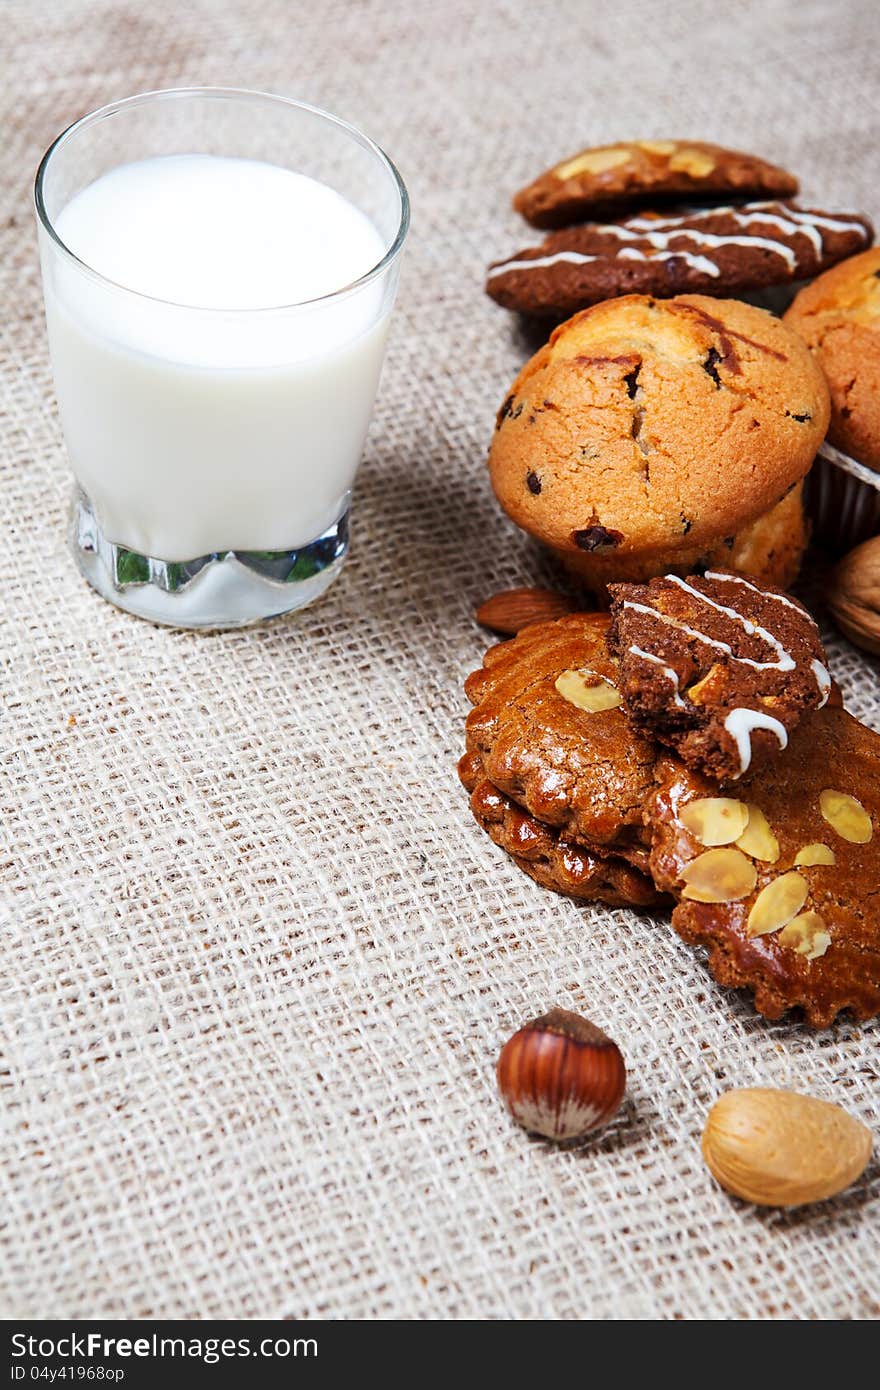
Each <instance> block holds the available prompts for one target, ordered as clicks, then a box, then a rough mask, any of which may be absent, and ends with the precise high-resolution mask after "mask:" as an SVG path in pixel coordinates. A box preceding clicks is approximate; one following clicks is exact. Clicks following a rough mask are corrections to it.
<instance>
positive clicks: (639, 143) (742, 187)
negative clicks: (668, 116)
mask: <svg viewBox="0 0 880 1390" xmlns="http://www.w3.org/2000/svg"><path fill="white" fill-rule="evenodd" d="M797 190H798V183H797V179H796V178H795V177H794V175H793V174H789V173H787V172H786V170H785V169H779V168H777V167H776V166H775V165H773V164H768V163H767V162H766V160H763V159H758V158H757V157H756V156H755V155H751V154H741V153H740V152H739V151H738V150H726V149H723V148H722V146H721V145H707V144H705V143H704V142H702V141H689V140H631V141H625V142H622V143H620V144H617V145H601V146H599V147H597V148H594V149H587V150H581V151H580V153H579V154H576V155H572V156H571V158H569V159H565V160H563V161H562V163H561V164H556V165H554V167H553V168H552V169H548V170H547V172H546V173H544V174H541V175H540V177H539V178H537V179H535V180H534V182H533V183H530V184H529V185H528V187H527V188H522V189H520V191H519V192H518V193H517V194H515V195H514V199H513V206H514V207H515V208H516V210H517V212H520V213H522V215H523V217H525V219H526V221H528V222H531V223H532V225H533V226H535V227H560V226H565V225H566V224H567V223H569V222H578V221H581V220H582V219H584V218H586V217H596V216H597V215H601V216H603V217H604V216H606V215H610V214H612V213H614V212H618V211H620V210H621V209H622V208H630V209H632V208H636V207H645V206H647V205H649V204H650V205H656V204H658V203H662V202H668V201H670V200H676V201H679V202H680V201H681V200H682V199H688V198H693V199H698V200H700V201H705V200H706V199H713V198H719V197H721V198H723V197H728V198H736V199H739V198H759V197H770V198H790V197H791V196H792V195H793V194H794V193H797Z"/></svg>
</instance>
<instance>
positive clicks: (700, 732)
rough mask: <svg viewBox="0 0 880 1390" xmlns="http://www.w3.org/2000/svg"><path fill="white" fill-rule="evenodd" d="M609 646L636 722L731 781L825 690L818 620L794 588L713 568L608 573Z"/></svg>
mask: <svg viewBox="0 0 880 1390" xmlns="http://www.w3.org/2000/svg"><path fill="white" fill-rule="evenodd" d="M609 592H610V595H611V614H612V624H611V628H610V631H609V634H608V642H609V647H610V649H611V651H612V652H613V654H614V655H615V656H616V657H617V659H618V662H619V670H620V676H619V685H620V690H621V693H622V695H623V697H624V703H625V708H626V711H627V715H628V717H629V720H630V723H631V724H632V726H633V728H634V729H636V730H637V731H638V732H639V733H641V734H643V735H645V736H646V737H653V738H657V739H659V740H660V741H661V742H663V743H666V744H669V745H670V747H672V748H674V749H675V751H676V752H677V754H678V756H679V757H680V758H681V759H682V761H683V762H684V763H686V764H687V766H688V767H691V768H693V769H695V770H696V771H698V772H702V773H705V774H706V775H707V776H709V777H712V778H714V779H715V780H716V781H719V782H729V781H737V780H738V779H739V778H741V777H742V776H744V774H746V773H748V772H754V771H756V770H757V769H758V768H759V767H761V766H762V764H764V763H766V762H769V761H770V759H771V758H774V757H776V756H777V755H778V754H780V753H781V752H782V750H783V749H785V748H787V747H788V741H789V737H790V735H791V733H792V731H793V730H794V729H795V728H796V727H797V725H798V724H799V723H800V721H801V719H802V718H803V716H804V715H805V714H806V713H807V712H808V711H809V710H812V709H818V708H821V707H822V706H823V705H825V704H826V703H827V701H828V696H829V693H830V691H831V677H830V675H829V673H828V669H827V666H826V664H825V662H826V657H825V651H824V649H823V647H822V643H821V640H820V638H819V632H818V629H817V627H816V624H815V622H814V621H813V619H812V618H811V616H810V614H809V613H808V612H807V610H806V609H805V608H804V607H803V606H802V605H801V604H800V603H798V602H797V600H796V599H793V598H791V597H790V595H788V594H785V593H783V592H782V591H781V590H780V589H776V588H774V587H772V586H771V585H767V584H759V583H756V582H755V581H754V580H752V579H747V578H745V576H744V575H740V574H732V573H729V572H725V571H719V570H709V571H707V572H706V573H705V574H704V575H689V576H687V578H681V577H679V576H678V575H674V574H670V575H665V576H663V577H660V578H657V579H652V580H651V581H650V583H648V584H612V585H611V587H610V590H609Z"/></svg>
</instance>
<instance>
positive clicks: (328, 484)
mask: <svg viewBox="0 0 880 1390" xmlns="http://www.w3.org/2000/svg"><path fill="white" fill-rule="evenodd" d="M35 200H36V209H37V224H38V230H39V240H40V258H41V264H42V271H43V285H44V294H45V302H46V319H47V324H48V331H49V347H50V353H51V358H52V368H53V374H54V378H55V388H56V394H57V398H58V406H59V410H60V415H61V422H62V426H63V430H64V435H65V439H66V443H67V451H68V455H69V458H70V462H71V465H72V468H73V472H74V475H75V477H76V484H77V486H76V493H75V500H74V507H73V521H72V542H73V548H74V553H75V555H76V559H77V563H78V564H79V567H80V569H81V571H82V573H83V574H84V575H85V577H86V579H87V580H88V581H89V582H90V583H91V584H92V585H93V586H94V587H95V588H96V589H97V590H98V592H99V593H100V594H102V595H103V596H104V597H105V598H107V599H109V600H110V601H111V602H112V603H115V604H118V606H119V607H120V608H124V609H126V610H128V612H130V613H136V614H139V615H140V616H141V617H145V618H150V619H152V620H153V621H155V622H161V623H168V624H172V625H174V626H176V627H231V626H237V625H239V624H242V623H249V622H254V621H257V620H259V619H262V618H267V617H272V616H275V615H277V614H280V613H288V612H290V611H292V610H293V609H296V608H302V607H303V606H304V605H305V604H307V603H311V602H312V601H313V600H314V599H315V598H317V597H318V596H319V595H320V594H321V593H323V592H324V590H325V589H326V588H327V587H328V585H329V584H331V583H332V581H333V579H334V578H335V576H336V575H337V574H338V573H339V570H340V568H341V566H342V562H343V559H344V557H345V552H346V548H347V545H348V528H349V500H350V495H351V488H352V483H353V481H354V476H355V471H356V469H357V466H358V462H359V460H360V457H361V453H362V450H363V446H364V440H365V438H366V434H367V428H368V426H369V422H370V414H371V411H372V407H373V401H374V398H375V394H376V388H377V386H378V383H379V374H380V371H381V368H382V359H383V356H384V351H385V340H386V336H387V332H388V321H389V316H390V313H391V308H392V305H393V302H394V296H395V292H396V288H397V279H398V271H399V266H400V253H401V250H402V247H403V243H404V240H405V237H406V233H407V228H408V224H409V202H408V199H407V194H406V189H405V187H404V185H403V182H402V180H401V178H400V175H399V174H398V172H397V170H396V169H395V167H394V165H393V164H392V163H391V161H390V159H388V157H387V156H386V155H385V154H384V153H383V152H382V150H380V149H379V147H378V146H377V145H375V144H373V142H372V141H371V140H368V139H367V138H366V136H364V135H361V134H360V133H359V132H358V131H357V130H355V129H354V128H353V127H352V126H350V125H347V124H346V123H345V122H344V121H341V120H339V119H337V117H335V116H331V115H330V114H328V113H327V112H325V111H320V110H318V109H317V108H315V107H312V106H307V105H304V104H303V103H302V102H297V101H290V100H287V99H286V98H283V97H278V96H270V95H267V94H263V93H258V92H245V91H237V90H227V89H215V88H205V89H191V90H190V89H187V90H180V91H166V92H149V93H147V94H145V95H143V96H136V97H131V98H129V99H128V100H126V101H120V102H115V103H114V104H113V105H111V106H105V107H103V108H102V109H101V110H100V111H96V112H94V113H93V114H92V115H89V116H85V117H84V118H83V119H82V120H80V121H77V122H76V124H75V125H72V126H70V128H69V129H68V130H66V131H65V132H64V133H63V134H62V135H60V136H59V137H58V139H57V140H56V141H55V143H54V144H53V145H52V146H51V147H50V149H49V150H48V151H47V153H46V155H45V156H44V158H43V161H42V163H41V165H40V168H39V172H38V174H37V180H36V188H35Z"/></svg>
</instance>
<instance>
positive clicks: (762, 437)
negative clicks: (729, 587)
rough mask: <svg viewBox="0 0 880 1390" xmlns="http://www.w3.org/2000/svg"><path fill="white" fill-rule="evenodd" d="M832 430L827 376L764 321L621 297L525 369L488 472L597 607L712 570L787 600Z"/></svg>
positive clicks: (742, 312) (565, 327) (505, 503)
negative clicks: (804, 506) (815, 477)
mask: <svg viewBox="0 0 880 1390" xmlns="http://www.w3.org/2000/svg"><path fill="white" fill-rule="evenodd" d="M828 418H829V403H828V388H827V386H826V384H825V380H824V378H823V376H822V373H821V371H820V370H819V369H818V367H817V365H816V363H815V362H814V361H813V359H812V357H811V355H810V353H809V351H808V349H807V348H806V346H805V344H804V343H803V341H802V340H801V339H800V338H799V337H798V336H797V334H796V333H794V332H792V330H791V329H789V328H787V327H786V326H785V325H784V324H782V323H780V322H779V320H778V319H775V318H773V316H772V315H770V314H768V313H766V312H764V311H763V310H761V309H756V308H754V307H753V306H752V305H748V304H742V303H740V302H739V301H738V300H730V299H728V300H716V299H711V298H708V297H706V296H703V295H680V296H678V297H676V298H673V299H666V300H655V299H652V298H649V297H647V296H643V295H628V296H625V297H623V298H620V299H613V300H607V301H605V302H604V303H602V304H597V305H595V306H594V307H593V308H591V309H587V310H585V311H584V312H583V313H580V314H576V315H575V316H574V318H572V319H569V320H568V321H567V322H566V323H564V324H561V325H560V326H559V328H557V329H556V330H555V331H554V333H553V334H552V336H551V338H550V341H549V343H547V344H545V346H544V347H542V348H541V349H540V350H539V351H538V352H537V353H536V354H535V355H534V356H533V357H532V358H531V360H530V361H529V362H528V363H526V365H525V367H524V368H523V369H522V371H521V372H520V374H519V376H518V377H517V378H516V380H515V381H514V383H513V386H512V388H511V390H510V392H509V393H508V395H507V397H506V399H505V401H504V403H503V405H502V407H501V409H500V411H499V413H498V418H497V422H496V429H495V434H494V438H493V440H492V445H491V448H490V451H489V471H490V476H491V480H492V486H493V488H494V490H495V493H496V496H497V497H498V500H499V502H500V503H501V506H502V507H503V508H504V510H505V511H506V512H507V514H508V515H509V516H510V517H511V518H512V519H513V521H515V522H516V523H517V525H518V526H521V527H522V528H523V530H525V531H528V532H529V533H530V534H531V535H533V536H536V537H537V538H538V539H539V540H541V541H543V542H544V543H545V544H547V545H549V546H550V547H551V548H552V549H553V550H554V551H555V552H556V553H557V554H558V556H559V557H560V559H561V560H562V561H563V563H564V564H565V565H566V566H567V568H569V569H570V570H571V571H572V572H573V573H575V574H577V575H578V576H579V577H580V578H581V579H582V580H583V581H584V582H585V583H586V585H587V586H588V587H589V588H591V589H592V590H593V591H594V592H596V593H597V594H598V595H599V596H600V597H601V596H602V595H603V594H604V586H605V585H606V584H607V583H609V582H612V581H614V580H638V579H647V578H650V577H651V576H653V575H655V574H660V573H664V572H665V571H675V572H678V573H688V572H690V571H692V570H694V569H697V568H700V567H703V566H705V565H707V564H709V565H719V564H722V565H725V566H726V567H728V568H736V569H742V570H744V571H746V572H747V573H752V574H755V575H757V576H758V577H760V578H766V579H770V580H772V581H773V582H775V583H780V584H783V585H785V584H787V583H789V582H790V581H791V579H792V578H793V577H794V573H796V570H797V564H798V562H799V559H800V554H801V551H802V548H803V543H804V531H803V518H802V514H801V509H800V502H799V497H798V496H797V489H798V485H799V484H800V482H801V480H802V479H803V477H804V475H805V474H806V472H807V470H808V469H809V467H810V464H811V463H812V461H813V458H814V456H815V453H816V449H817V448H818V446H819V444H820V442H821V441H822V439H823V437H824V435H825V431H826V429H827V425H828ZM786 504H787V505H786ZM778 508H779V509H781V510H778V511H777V509H778ZM774 512H775V513H776V515H775V516H774V515H773V514H774ZM756 529H757V530H758V532H759V533H760V534H757V535H756V534H755V530H756ZM779 552H784V555H785V559H784V562H780V560H779Z"/></svg>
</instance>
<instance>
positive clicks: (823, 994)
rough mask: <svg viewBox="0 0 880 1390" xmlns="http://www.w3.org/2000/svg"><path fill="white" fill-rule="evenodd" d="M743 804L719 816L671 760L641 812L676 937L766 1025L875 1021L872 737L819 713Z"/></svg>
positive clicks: (877, 800)
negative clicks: (670, 903)
mask: <svg viewBox="0 0 880 1390" xmlns="http://www.w3.org/2000/svg"><path fill="white" fill-rule="evenodd" d="M739 796H740V797H741V798H742V801H739V800H727V802H726V804H725V805H724V806H722V807H721V808H719V807H718V805H717V802H718V794H717V788H715V787H714V786H713V784H712V783H711V782H709V781H707V780H706V779H703V778H701V777H699V776H698V775H697V774H695V773H691V772H689V771H688V770H687V769H686V768H684V767H683V766H682V765H681V764H680V763H679V762H678V761H677V759H676V760H670V763H669V764H668V767H667V768H666V769H665V771H664V772H663V775H662V782H661V786H660V789H659V790H658V792H657V793H656V795H655V797H654V798H653V800H652V801H651V802H649V805H648V819H649V820H650V822H651V825H652V829H653V835H654V847H653V850H652V854H651V870H652V873H653V876H654V881H655V883H656V884H657V886H658V888H660V889H666V890H667V891H669V892H671V893H674V894H675V896H676V897H678V898H679V905H678V906H677V907H676V909H675V911H674V912H673V915H672V922H673V926H674V927H675V928H676V930H677V931H678V933H679V935H681V936H682V937H684V939H685V940H686V941H689V942H691V943H693V944H694V945H699V946H705V947H706V948H707V949H708V951H709V968H710V970H711V971H712V974H713V975H714V977H715V979H716V980H718V981H719V982H720V983H721V984H724V985H732V986H735V987H746V988H748V989H751V990H753V991H754V996H755V1007H756V1008H757V1009H758V1011H759V1013H762V1014H764V1015H765V1017H767V1018H779V1017H780V1016H781V1015H782V1014H783V1013H784V1012H785V1011H786V1010H787V1009H790V1008H794V1007H796V1006H800V1007H801V1008H802V1009H803V1010H804V1013H805V1014H806V1017H807V1021H808V1022H809V1023H810V1024H811V1025H812V1026H813V1027H815V1028H820V1027H825V1026H827V1025H828V1024H830V1023H831V1022H833V1020H834V1018H835V1016H836V1015H837V1014H838V1013H839V1012H840V1011H841V1010H843V1009H850V1010H851V1011H852V1013H853V1014H854V1015H855V1017H856V1018H857V1019H866V1018H871V1017H872V1016H873V1015H874V1014H876V1013H877V1012H878V1011H880V917H878V909H877V904H878V902H880V854H878V852H877V842H876V835H877V832H878V829H880V737H878V735H877V734H875V733H873V732H872V731H871V730H870V729H867V728H865V726H864V725H863V724H860V723H858V721H857V720H855V719H853V718H852V716H851V715H848V714H846V713H845V711H844V710H842V709H835V708H832V707H831V706H826V708H825V709H822V710H817V711H814V712H813V713H811V714H809V715H807V716H806V718H805V719H804V720H803V722H802V724H801V725H800V727H799V728H798V729H797V730H796V731H795V733H794V735H793V737H792V740H791V743H790V746H789V748H788V750H787V752H786V753H785V755H784V756H783V757H781V758H778V759H776V761H775V762H773V763H771V764H770V765H769V766H767V767H765V768H764V769H763V770H762V772H761V774H760V776H758V777H755V778H754V779H752V780H751V781H750V782H749V783H747V784H746V785H744V786H742V787H741V788H740V789H739ZM743 807H745V810H743V809H742V808H743ZM737 808H740V809H739V810H737ZM744 818H745V828H744V829H743V830H740V826H741V825H742V824H743V819H744ZM725 821H726V822H727V826H728V828H727V829H725V828H724V826H725ZM737 832H739V833H737ZM733 834H737V840H736V842H735V843H733V842H731V840H730V839H729V837H730V836H731V835H733Z"/></svg>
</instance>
